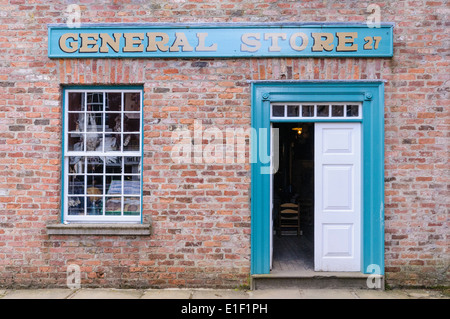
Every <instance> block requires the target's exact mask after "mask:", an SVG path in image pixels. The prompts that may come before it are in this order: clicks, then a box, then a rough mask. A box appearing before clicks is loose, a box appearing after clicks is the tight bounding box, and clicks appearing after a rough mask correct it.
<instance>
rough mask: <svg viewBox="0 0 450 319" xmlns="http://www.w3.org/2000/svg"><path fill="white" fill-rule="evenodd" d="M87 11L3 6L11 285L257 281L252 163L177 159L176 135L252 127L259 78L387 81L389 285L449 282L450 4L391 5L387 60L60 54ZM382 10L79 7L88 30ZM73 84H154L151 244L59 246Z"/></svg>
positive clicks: (4, 237) (3, 221) (147, 194)
mask: <svg viewBox="0 0 450 319" xmlns="http://www.w3.org/2000/svg"><path fill="white" fill-rule="evenodd" d="M70 3H76V2H75V1H42V0H35V1H26V0H0V21H1V24H0V110H1V111H2V112H0V226H1V227H0V286H7V287H26V286H40V287H42V286H65V284H66V267H67V265H68V264H71V263H75V264H78V265H80V266H81V271H82V284H83V285H84V286H111V287H181V286H183V287H185V286H187V287H218V286H220V287H236V286H238V285H240V284H245V283H246V282H247V278H248V275H249V271H250V207H249V186H250V165H249V164H248V163H244V164H238V163H232V164H223V163H218V164H206V163H199V164H175V163H173V161H172V160H171V158H170V142H171V133H172V132H171V129H172V128H173V125H178V124H184V125H187V126H188V127H189V128H192V126H193V124H194V119H202V121H203V125H204V127H205V128H207V127H208V126H215V127H218V128H224V127H231V128H248V127H249V126H250V86H249V84H248V83H247V80H265V79H274V80H283V79H286V80H289V79H294V80H295V79H383V80H386V81H387V82H386V94H385V100H386V109H385V111H386V119H385V126H386V128H385V129H386V140H385V145H386V146H385V151H386V159H385V168H386V173H385V175H386V176H385V187H386V198H385V205H386V211H385V216H386V222H385V228H386V235H385V246H386V257H385V259H386V272H387V282H388V284H390V285H392V286H395V285H427V286H432V285H444V284H448V279H449V277H448V264H449V248H448V247H449V238H448V236H449V233H448V223H449V220H448V181H449V179H448V168H449V167H448V151H449V150H448V145H449V143H448V131H449V130H448V104H449V100H450V99H449V93H448V80H449V74H450V72H449V67H448V66H449V61H448V59H447V58H446V54H448V47H449V42H448V40H449V38H448V32H446V28H448V25H447V26H446V23H447V24H448V22H447V21H448V15H446V12H448V11H445V10H448V7H446V2H445V1H426V0H423V1H421V0H417V1H387V2H381V1H380V2H379V3H378V4H379V5H380V8H381V21H386V22H395V23H396V26H395V28H394V57H393V58H388V59H361V58H357V59H345V58H339V59H337V58H333V59H313V58H303V59H291V58H275V59H183V60H181V59H160V60H152V59H99V60H89V59H86V60H81V59H71V60H50V59H48V58H47V25H46V24H47V23H63V22H65V21H66V18H67V16H66V14H65V10H66V9H67V6H68V5H69V4H70ZM370 3H372V2H371V1H357V2H355V1H332V0H323V1H268V0H266V1H262V0H261V1H199V0H195V1H189V0H178V1H175V0H174V1H143V0H135V1H115V0H114V1H113V0H100V1H89V0H86V1H81V2H80V3H79V4H80V6H81V22H83V23H85V22H97V23H99V22H107V23H112V22H185V23H188V22H275V21H276V22H285V21H291V22H299V21H329V22H334V21H342V22H355V21H356V22H364V21H366V18H367V16H368V13H367V12H366V8H367V6H368V5H369V4H370ZM61 84H102V85H105V84H143V85H144V145H145V146H144V207H143V213H144V216H145V217H151V218H152V220H153V225H154V234H153V235H152V236H151V237H113V236H109V237H108V236H86V237H74V236H51V237H49V236H48V235H47V233H46V228H45V226H46V224H48V223H51V222H57V221H59V220H60V200H61V198H60V188H61V182H60V181H61V176H60V167H61V138H62V132H61V118H62V114H61V112H62V108H61Z"/></svg>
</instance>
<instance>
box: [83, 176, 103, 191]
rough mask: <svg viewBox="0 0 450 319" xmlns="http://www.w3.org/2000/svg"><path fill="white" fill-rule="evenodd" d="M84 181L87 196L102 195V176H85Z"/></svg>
mask: <svg viewBox="0 0 450 319" xmlns="http://www.w3.org/2000/svg"><path fill="white" fill-rule="evenodd" d="M86 180H87V184H86V187H87V188H86V193H87V194H88V195H102V194H103V175H87V176H86Z"/></svg>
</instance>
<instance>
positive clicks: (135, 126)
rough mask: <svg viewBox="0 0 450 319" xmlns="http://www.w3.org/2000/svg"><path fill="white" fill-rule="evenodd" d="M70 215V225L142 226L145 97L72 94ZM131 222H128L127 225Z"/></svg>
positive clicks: (68, 131)
mask: <svg viewBox="0 0 450 319" xmlns="http://www.w3.org/2000/svg"><path fill="white" fill-rule="evenodd" d="M67 96H68V98H67V101H66V107H65V110H66V113H65V115H64V116H65V118H66V120H65V121H66V123H67V125H65V128H66V132H65V134H66V139H65V141H66V148H65V154H64V158H65V165H66V169H65V170H64V172H65V176H64V179H65V184H64V185H65V198H64V201H65V215H66V217H67V218H68V220H80V221H84V220H86V221H109V220H111V218H116V219H114V221H117V217H121V218H123V220H125V221H129V220H130V218H134V219H131V220H136V221H138V220H139V216H140V214H141V206H140V196H141V175H140V174H141V162H142V161H141V134H142V132H141V124H142V118H141V92H127V91H126V90H124V91H108V90H106V91H101V90H99V91H95V92H93V91H85V92H72V91H69V92H68V94H67ZM127 218H128V219H127Z"/></svg>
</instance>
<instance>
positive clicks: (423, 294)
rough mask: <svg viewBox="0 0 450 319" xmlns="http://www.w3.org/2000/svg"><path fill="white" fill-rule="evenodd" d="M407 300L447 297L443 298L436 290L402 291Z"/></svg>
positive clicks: (446, 297)
mask: <svg viewBox="0 0 450 319" xmlns="http://www.w3.org/2000/svg"><path fill="white" fill-rule="evenodd" d="M403 292H404V293H405V294H406V295H407V296H408V297H409V298H414V299H442V298H443V299H448V296H444V294H443V293H442V292H441V291H438V290H426V289H421V290H417V289H411V290H409V289H408V290H404V291H403Z"/></svg>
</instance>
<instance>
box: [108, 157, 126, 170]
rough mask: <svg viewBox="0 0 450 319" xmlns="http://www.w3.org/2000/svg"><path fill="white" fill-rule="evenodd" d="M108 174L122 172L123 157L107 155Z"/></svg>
mask: <svg viewBox="0 0 450 319" xmlns="http://www.w3.org/2000/svg"><path fill="white" fill-rule="evenodd" d="M105 161H106V163H105V165H106V174H108V173H109V174H121V173H122V157H121V156H107V157H105Z"/></svg>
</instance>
